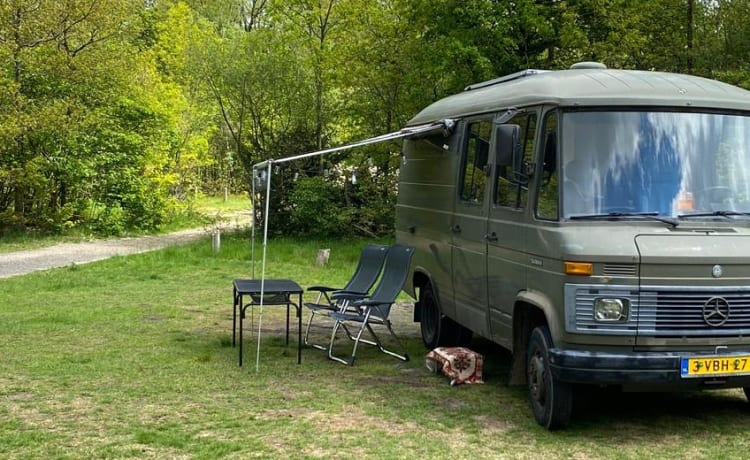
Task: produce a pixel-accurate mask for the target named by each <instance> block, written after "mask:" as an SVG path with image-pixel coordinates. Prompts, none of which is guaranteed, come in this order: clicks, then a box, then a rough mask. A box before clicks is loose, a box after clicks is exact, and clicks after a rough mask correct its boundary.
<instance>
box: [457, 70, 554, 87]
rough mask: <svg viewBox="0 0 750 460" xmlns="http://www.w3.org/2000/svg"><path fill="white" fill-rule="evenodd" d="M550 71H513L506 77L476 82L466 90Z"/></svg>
mask: <svg viewBox="0 0 750 460" xmlns="http://www.w3.org/2000/svg"><path fill="white" fill-rule="evenodd" d="M545 72H549V70H537V69H527V70H522V71H520V72H516V73H512V74H510V75H505V76H504V77H499V78H495V79H493V80H487V81H483V82H480V83H474V84H471V85H469V86H467V87H466V88H464V91H472V90H475V89H479V88H486V87H487V86H493V85H499V84H500V83H506V82H509V81H513V80H518V79H519V78H524V77H530V76H532V75H537V74H540V73H545Z"/></svg>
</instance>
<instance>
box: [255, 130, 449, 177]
mask: <svg viewBox="0 0 750 460" xmlns="http://www.w3.org/2000/svg"><path fill="white" fill-rule="evenodd" d="M455 124H456V122H455V120H452V119H450V118H446V119H445V120H440V121H435V122H432V123H427V124H424V125H417V126H409V127H406V128H403V129H400V130H398V131H395V132H392V133H388V134H382V135H380V136H375V137H371V138H369V139H365V140H362V141H357V142H352V143H351V144H346V145H342V146H340V147H333V148H329V149H324V150H317V151H315V152H308V153H303V154H301V155H294V156H289V157H286V158H276V159H270V160H265V161H261V162H260V163H256V164H254V165H253V169H260V168H265V167H267V166H268V163H269V162H272V163H286V162H288V161H294V160H301V159H303V158H310V157H314V156H319V155H325V154H327V153H334V152H341V151H344V150H349V149H353V148H355V147H362V146H364V145H371V144H377V143H380V142H386V141H392V140H396V139H401V138H404V137H412V136H415V137H416V136H418V135H422V136H423V135H425V134H428V133H430V132H432V131H438V130H440V131H442V132H443V135H445V136H448V135H450V133H451V132H452V131H453V127H454V126H455Z"/></svg>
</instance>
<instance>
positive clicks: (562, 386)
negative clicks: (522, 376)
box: [526, 326, 573, 430]
mask: <svg viewBox="0 0 750 460" xmlns="http://www.w3.org/2000/svg"><path fill="white" fill-rule="evenodd" d="M550 348H552V339H551V337H550V333H549V329H548V328H547V326H539V327H536V328H534V330H532V331H531V334H530V335H529V341H528V349H527V351H526V376H527V378H528V385H529V399H530V400H531V409H532V411H533V412H534V418H535V419H536V421H537V423H539V424H540V425H542V426H543V427H545V428H546V429H548V430H556V429H559V428H564V427H565V426H566V425H567V424H568V422H570V415H571V413H572V411H573V388H572V387H571V385H570V384H568V383H565V382H560V381H559V380H557V379H555V378H554V377H553V376H552V371H551V369H550V364H549V350H550Z"/></svg>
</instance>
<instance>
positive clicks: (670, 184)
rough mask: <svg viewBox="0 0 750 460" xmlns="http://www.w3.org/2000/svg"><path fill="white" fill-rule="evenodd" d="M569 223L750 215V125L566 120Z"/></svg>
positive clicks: (638, 118)
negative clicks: (603, 216) (623, 215)
mask: <svg viewBox="0 0 750 460" xmlns="http://www.w3.org/2000/svg"><path fill="white" fill-rule="evenodd" d="M562 126H563V131H562V136H561V137H562V158H563V160H562V162H563V177H564V181H563V184H564V185H563V209H564V213H565V215H566V216H571V215H576V214H600V213H610V212H658V213H659V214H661V215H664V216H676V215H679V214H689V213H694V212H711V211H750V202H749V201H750V178H749V177H748V172H749V171H750V119H749V118H748V117H743V116H737V115H721V114H702V113H679V112H571V113H566V114H565V116H564V117H563V123H562Z"/></svg>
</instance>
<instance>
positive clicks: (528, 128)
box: [495, 114, 536, 208]
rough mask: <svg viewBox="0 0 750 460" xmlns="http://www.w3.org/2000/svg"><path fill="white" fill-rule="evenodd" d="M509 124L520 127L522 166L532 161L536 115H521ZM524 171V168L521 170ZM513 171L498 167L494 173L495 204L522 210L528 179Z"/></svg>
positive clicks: (527, 194)
mask: <svg viewBox="0 0 750 460" xmlns="http://www.w3.org/2000/svg"><path fill="white" fill-rule="evenodd" d="M508 123H509V124H514V125H518V126H520V127H521V149H522V150H523V164H524V165H527V164H531V163H532V162H533V161H534V160H533V158H534V134H535V132H536V114H523V115H519V116H517V117H514V118H512V119H511V120H509V121H508ZM521 169H522V170H524V169H525V166H523V167H522V168H521ZM522 170H521V171H519V170H516V171H514V170H513V166H510V165H508V166H502V167H498V168H497V169H496V171H495V204H496V205H498V206H507V207H512V208H524V207H526V202H527V201H528V198H529V188H528V178H525V177H523V176H522V175H520V174H519V173H520V172H523V171H522Z"/></svg>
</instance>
